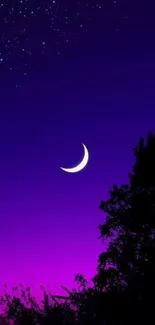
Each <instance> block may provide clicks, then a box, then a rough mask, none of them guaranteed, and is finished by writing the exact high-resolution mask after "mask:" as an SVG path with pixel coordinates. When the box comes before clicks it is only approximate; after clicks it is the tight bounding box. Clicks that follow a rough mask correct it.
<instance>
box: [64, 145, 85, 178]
mask: <svg viewBox="0 0 155 325" xmlns="http://www.w3.org/2000/svg"><path fill="white" fill-rule="evenodd" d="M82 145H83V148H84V157H83V159H82V161H81V162H80V164H79V165H77V166H76V167H73V168H63V167H60V168H61V169H62V170H63V171H64V172H67V173H77V172H79V171H80V170H82V169H83V168H84V167H85V166H86V165H87V163H88V160H89V153H88V149H87V148H86V146H85V145H84V144H83V143H82Z"/></svg>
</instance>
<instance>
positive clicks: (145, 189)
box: [1, 133, 155, 325]
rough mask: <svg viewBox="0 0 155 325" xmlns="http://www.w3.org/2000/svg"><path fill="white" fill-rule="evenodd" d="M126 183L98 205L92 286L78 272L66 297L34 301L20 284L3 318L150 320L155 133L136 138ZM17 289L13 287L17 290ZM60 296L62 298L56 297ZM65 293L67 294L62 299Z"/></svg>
mask: <svg viewBox="0 0 155 325" xmlns="http://www.w3.org/2000/svg"><path fill="white" fill-rule="evenodd" d="M133 151H134V155H135V164H134V166H133V168H132V172H131V173H130V174H129V184H125V185H122V186H120V187H118V186H116V185H114V186H113V188H112V190H111V191H110V197H109V199H108V200H107V201H102V202H101V204H100V209H101V210H103V212H104V213H106V222H105V223H104V224H103V225H100V226H99V229H100V238H101V239H102V240H103V241H104V240H105V239H107V238H108V239H110V243H109V247H108V249H107V251H106V252H103V253H102V254H100V256H99V259H98V266H97V274H96V275H95V276H94V278H93V287H92V286H90V285H89V283H88V282H87V280H86V279H84V277H83V276H82V275H81V274H77V275H76V277H75V281H76V284H77V288H76V289H73V290H72V291H71V292H70V291H69V290H67V289H66V288H65V287H63V289H64V290H65V291H66V292H67V294H68V297H59V296H52V295H51V294H47V293H46V291H45V289H44V288H43V287H41V288H42V291H43V296H44V299H43V307H41V306H39V305H37V303H36V301H35V299H34V298H33V297H32V296H31V292H30V288H26V290H24V288H23V287H22V285H20V298H19V297H17V296H16V295H15V294H14V295H13V296H11V295H9V294H8V293H6V294H5V295H4V297H2V299H1V303H3V304H5V306H6V310H5V312H6V317H5V319H6V320H9V319H15V320H16V325H17V324H18V325H26V324H27V325H32V324H38V325H49V324H52V325H129V324H130V325H131V323H132V324H133V325H134V324H136V325H137V323H138V324H143V323H145V324H146V322H147V323H148V322H149V321H150V322H152V320H154V302H155V298H154V295H155V136H154V135H153V134H152V133H149V134H148V137H147V142H146V145H145V143H144V139H142V138H140V140H139V143H138V145H137V147H136V148H134V150H133ZM17 290H18V288H14V292H16V291H17ZM59 298H62V299H64V302H62V299H61V300H60V301H59ZM65 298H66V299H65Z"/></svg>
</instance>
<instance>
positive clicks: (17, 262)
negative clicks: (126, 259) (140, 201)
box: [0, 0, 155, 297]
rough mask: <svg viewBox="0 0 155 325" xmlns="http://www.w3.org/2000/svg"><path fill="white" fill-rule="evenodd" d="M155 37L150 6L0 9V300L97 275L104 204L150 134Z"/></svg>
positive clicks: (17, 5)
mask: <svg viewBox="0 0 155 325" xmlns="http://www.w3.org/2000/svg"><path fill="white" fill-rule="evenodd" d="M154 32H155V19H154V10H153V2H151V1H147V3H146V1H142V2H140V1H135V2H133V1H126V0H124V1H123V0H116V1H109V0H108V1H104V0H102V1H98V2H97V1H95V0H89V1H86V0H83V1H76V0H74V1H71V0H67V1H65V0H64V1H58V0H55V1H49V0H44V1H43V0H37V1H36V0H31V1H29V0H21V1H14V0H12V1H11V0H6V1H4V2H1V4H0V222H1V227H0V229H1V235H0V247H1V251H0V260H1V277H0V292H2V288H3V284H4V283H7V284H8V286H10V287H12V286H14V285H17V284H19V283H21V282H22V283H24V284H25V285H30V286H31V287H32V289H33V292H34V294H35V295H36V297H39V296H40V291H39V285H40V284H43V285H44V286H45V287H46V288H47V289H48V290H51V291H52V292H53V293H62V291H61V285H64V286H66V287H68V288H71V287H73V286H74V275H75V274H76V273H82V274H84V276H86V277H87V279H88V280H89V279H91V278H92V277H93V275H95V270H96V265H97V257H98V255H99V253H100V252H101V251H102V250H103V249H104V248H105V247H106V246H105V244H103V243H102V242H101V241H100V240H99V239H98V236H99V231H98V225H99V224H100V223H103V222H104V220H105V219H104V215H103V213H102V212H101V211H100V210H99V208H98V207H99V204H100V201H101V200H102V199H106V198H107V197H108V190H109V189H110V188H111V187H112V185H113V184H117V185H120V184H122V183H125V182H127V181H128V172H129V171H130V169H131V166H132V164H133V154H132V148H133V147H134V146H135V145H136V143H137V141H138V139H139V137H140V136H144V137H145V136H146V134H147V132H148V131H149V130H152V131H154V129H155V127H154V125H155V122H154V121H155V97H154V86H155V80H154V78H155V77H154V76H155V61H154V57H155V42H154V40H155V37H154ZM81 143H84V144H85V145H86V146H87V148H88V150H89V154H90V160H89V163H88V165H87V167H86V168H85V169H84V170H83V171H81V172H80V173H77V174H68V173H65V172H63V171H62V170H61V169H60V166H64V167H72V166H74V165H76V164H77V163H78V162H79V161H80V160H81V159H82V157H83V148H82V145H81Z"/></svg>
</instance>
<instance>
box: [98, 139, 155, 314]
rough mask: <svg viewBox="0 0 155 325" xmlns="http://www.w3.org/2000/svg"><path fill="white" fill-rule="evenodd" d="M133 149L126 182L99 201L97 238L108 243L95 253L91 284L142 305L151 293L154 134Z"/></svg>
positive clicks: (154, 277)
mask: <svg viewBox="0 0 155 325" xmlns="http://www.w3.org/2000/svg"><path fill="white" fill-rule="evenodd" d="M133 151H134V155H135V160H136V161H135V164H134V166H133V168H132V173H130V174H129V184H127V185H122V186H120V187H117V186H115V185H114V186H113V188H112V190H111V191H110V198H109V199H108V200H107V201H102V202H101V204H100V209H102V210H103V211H104V212H105V213H106V215H107V216H106V222H105V224H103V225H100V226H99V229H100V238H101V239H102V240H103V241H104V240H105V239H106V238H110V244H109V247H108V249H107V251H106V252H103V253H102V254H100V256H99V259H98V268H97V275H96V276H95V277H94V284H95V286H96V288H98V289H99V290H100V291H103V292H108V291H110V292H124V293H127V294H128V299H129V297H130V295H131V297H132V300H133V299H136V301H137V304H138V303H139V302H141V304H144V305H145V309H146V304H147V307H149V304H152V303H154V299H153V297H154V294H155V136H154V135H153V134H152V133H149V134H148V137H147V143H146V145H145V143H144V139H142V138H140V140H139V143H138V145H137V147H136V148H135V149H134V150H133Z"/></svg>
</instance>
